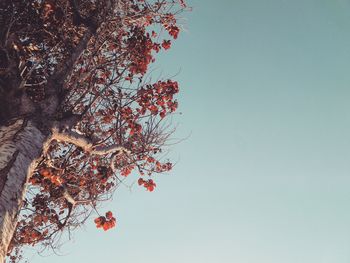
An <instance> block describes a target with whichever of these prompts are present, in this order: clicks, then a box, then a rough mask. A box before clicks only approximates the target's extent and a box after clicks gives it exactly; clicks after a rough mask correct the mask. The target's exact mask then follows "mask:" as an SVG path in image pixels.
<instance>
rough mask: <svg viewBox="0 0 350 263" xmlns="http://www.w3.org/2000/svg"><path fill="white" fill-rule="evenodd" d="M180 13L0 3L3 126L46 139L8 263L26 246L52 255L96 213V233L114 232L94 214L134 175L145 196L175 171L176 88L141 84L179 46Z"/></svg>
mask: <svg viewBox="0 0 350 263" xmlns="http://www.w3.org/2000/svg"><path fill="white" fill-rule="evenodd" d="M186 9H187V7H186V4H185V2H183V1H174V0H101V1H96V0H69V1H66V0H50V1H47V0H25V1H24V0H4V1H2V2H1V3H0V41H1V42H0V125H3V126H6V127H15V126H16V125H17V126H20V125H24V124H25V123H27V122H31V123H32V124H33V125H34V126H35V127H36V128H37V129H38V130H39V131H40V133H42V135H43V136H44V137H45V140H44V143H43V146H42V149H41V153H40V157H39V158H37V159H36V160H35V164H36V165H35V167H34V169H33V170H32V171H31V173H30V175H29V176H28V178H27V183H26V192H25V193H26V194H25V198H24V199H23V200H22V202H21V207H20V211H18V216H17V218H16V220H17V222H18V223H17V226H16V228H15V231H14V234H13V237H12V239H11V244H10V245H9V247H8V251H7V252H8V255H9V256H10V257H9V259H10V261H11V262H15V261H17V260H19V259H20V251H21V249H22V247H23V246H24V245H41V246H44V247H52V248H54V247H55V246H56V245H57V242H59V238H60V236H61V234H62V231H64V230H66V231H71V230H74V229H75V228H76V227H78V226H79V225H81V224H83V223H84V222H85V221H86V220H87V218H89V216H90V215H91V214H92V213H93V212H97V213H100V214H98V216H96V217H95V218H93V219H94V222H95V224H96V227H98V228H101V229H103V230H108V229H110V228H112V227H114V226H115V225H116V218H115V217H114V216H113V214H112V212H111V211H99V210H98V205H99V203H100V202H102V201H104V200H108V199H109V198H110V197H111V195H112V194H113V192H114V191H115V190H116V188H117V187H118V186H119V185H120V184H121V183H122V181H123V180H124V178H125V177H127V176H129V175H130V174H133V175H134V176H138V177H135V180H137V182H138V185H140V186H142V187H143V188H144V189H145V190H146V191H150V192H151V191H153V190H154V188H155V187H156V182H155V181H156V180H155V179H154V177H153V176H154V175H155V174H157V173H163V172H167V171H170V170H171V168H172V163H171V162H170V160H167V159H164V155H163V153H164V147H166V145H167V142H168V139H169V136H170V135H171V133H172V131H173V129H174V127H173V126H172V123H171V121H169V118H167V117H168V116H169V115H171V114H172V113H174V112H175V111H176V109H177V106H178V103H177V101H176V98H175V96H176V94H177V93H178V92H179V87H178V83H177V82H176V81H174V80H171V79H158V80H156V81H153V82H152V81H151V78H150V77H149V76H148V75H147V72H148V68H149V65H150V64H151V63H153V62H154V61H155V55H156V54H157V53H159V52H162V51H163V50H167V49H169V48H170V47H171V44H172V41H173V40H174V39H176V38H177V37H178V35H179V32H180V31H181V28H180V26H179V24H178V15H179V14H180V13H181V12H182V11H184V10H186ZM19 120H20V121H19ZM11 125H12V126H11ZM0 134H1V131H0ZM8 134H9V133H8ZM9 136H10V135H9ZM13 136H15V135H13ZM0 137H1V136H0ZM12 156H14V155H12ZM1 171H3V170H1V169H0V172H1ZM0 190H1V181H0Z"/></svg>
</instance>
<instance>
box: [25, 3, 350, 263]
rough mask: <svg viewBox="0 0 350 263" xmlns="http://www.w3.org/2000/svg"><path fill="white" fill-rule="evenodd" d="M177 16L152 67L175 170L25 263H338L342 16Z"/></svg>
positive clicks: (349, 17) (343, 197) (348, 121)
mask: <svg viewBox="0 0 350 263" xmlns="http://www.w3.org/2000/svg"><path fill="white" fill-rule="evenodd" d="M188 4H189V5H190V6H193V7H194V9H193V12H191V13H188V14H186V21H185V22H184V25H185V28H186V31H187V32H184V33H182V34H181V36H180V38H179V40H178V41H177V42H175V43H174V45H173V48H172V49H171V50H169V52H166V53H163V54H161V55H160V57H159V58H158V61H157V63H156V65H155V66H154V67H155V68H157V69H158V70H160V72H162V73H163V75H164V76H172V75H174V74H177V73H178V74H177V76H176V79H177V80H178V81H179V82H180V84H181V94H180V96H179V98H178V100H179V103H180V108H179V111H180V112H182V114H181V115H176V116H175V117H174V122H175V123H178V129H177V132H176V134H175V135H174V137H176V138H187V137H188V138H187V139H186V140H184V141H183V142H181V143H179V144H177V145H174V146H173V147H171V150H172V152H171V156H172V159H174V160H175V161H177V164H176V166H175V168H174V169H173V171H172V172H171V173H170V174H168V175H161V176H159V177H158V178H155V181H156V183H157V188H156V190H155V191H154V192H152V193H149V192H145V191H144V189H143V188H139V187H137V186H136V185H135V186H134V187H133V188H132V189H131V191H130V189H128V188H126V187H121V188H120V189H119V191H118V192H117V193H116V196H115V198H114V200H113V202H112V203H109V204H106V205H105V206H104V207H105V211H107V210H109V209H111V210H112V211H114V212H115V214H116V217H117V227H116V228H115V229H113V230H111V231H108V232H103V231H100V229H96V228H95V227H94V224H93V222H92V221H93V220H91V222H89V223H88V224H87V226H86V228H84V229H82V230H78V231H76V233H74V239H73V241H72V242H70V243H67V244H65V245H64V246H63V247H62V249H61V253H62V254H63V255H64V256H62V257H60V256H55V255H50V256H49V257H41V256H38V255H35V254H33V253H32V252H30V251H29V252H28V253H27V254H28V257H29V262H31V263H42V262H51V263H55V262H62V261H63V262H65V263H73V262H74V263H75V262H84V263H93V262H110V263H114V262H123V263H131V262H132V263H137V262H140V263H141V262H142V263H164V262H167V263H180V262H181V263H212V262H218V263H281V262H283V263H330V262H332V263H349V262H350V206H349V203H350V191H349V188H350V174H349V172H350V161H349V160H350V103H349V99H350V88H349V86H350V74H349V70H350V2H349V1H347V0H293V1H292V0H284V1H283V0H264V1H261V0H226V1H225V0H219V1H209V0H193V1H188ZM134 179H135V180H136V177H135V178H130V180H129V181H128V182H129V183H132V182H133V180H134ZM46 255H47V254H46Z"/></svg>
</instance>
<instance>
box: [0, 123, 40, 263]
mask: <svg viewBox="0 0 350 263" xmlns="http://www.w3.org/2000/svg"><path fill="white" fill-rule="evenodd" d="M44 140H45V136H44V135H43V134H42V133H41V132H40V131H39V130H38V129H37V128H36V127H35V126H34V125H33V124H32V123H31V122H26V121H25V120H17V121H15V122H13V123H12V124H9V125H6V126H2V127H0V237H1V238H0V262H1V263H2V262H4V260H5V256H6V253H7V249H8V246H9V244H10V241H11V238H12V236H13V233H14V231H15V228H16V224H17V217H18V214H19V211H20V209H21V205H22V201H23V199H24V194H25V190H26V182H27V181H28V179H29V177H30V176H31V174H32V172H33V169H34V168H35V166H36V163H37V160H38V158H39V157H40V154H41V152H42V147H43V143H44Z"/></svg>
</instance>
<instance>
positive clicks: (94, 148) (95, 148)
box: [44, 129, 131, 155]
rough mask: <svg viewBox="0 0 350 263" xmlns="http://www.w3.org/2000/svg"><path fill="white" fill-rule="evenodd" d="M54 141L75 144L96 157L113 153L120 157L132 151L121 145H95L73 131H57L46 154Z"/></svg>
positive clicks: (53, 132)
mask: <svg viewBox="0 0 350 263" xmlns="http://www.w3.org/2000/svg"><path fill="white" fill-rule="evenodd" d="M52 140H56V141H62V142H66V143H71V144H74V145H75V146H77V147H79V148H81V149H83V150H84V151H85V152H87V153H89V154H94V155H107V154H110V153H113V154H114V155H120V154H130V153H131V152H130V150H128V149H127V148H125V147H123V146H120V145H116V144H113V145H109V146H102V145H93V143H92V142H91V141H90V140H89V139H87V138H86V137H85V136H83V135H82V134H79V133H77V132H73V131H69V132H59V131H58V130H57V129H53V130H52V135H51V138H50V139H49V140H48V141H47V143H46V144H45V146H44V153H47V150H48V147H49V144H50V143H51V141H52Z"/></svg>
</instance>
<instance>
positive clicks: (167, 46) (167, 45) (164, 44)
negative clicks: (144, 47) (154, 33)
mask: <svg viewBox="0 0 350 263" xmlns="http://www.w3.org/2000/svg"><path fill="white" fill-rule="evenodd" d="M170 46H171V41H170V40H163V43H162V47H163V48H164V49H165V50H167V49H169V48H170Z"/></svg>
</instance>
